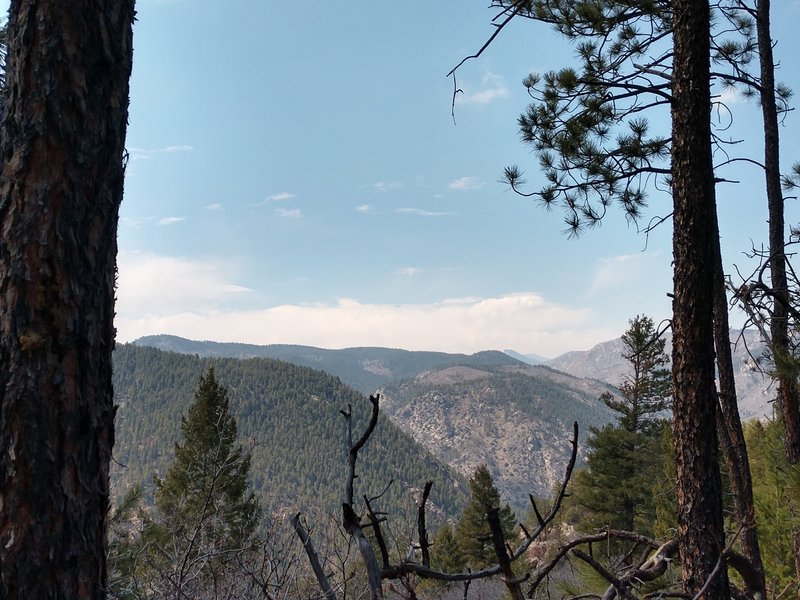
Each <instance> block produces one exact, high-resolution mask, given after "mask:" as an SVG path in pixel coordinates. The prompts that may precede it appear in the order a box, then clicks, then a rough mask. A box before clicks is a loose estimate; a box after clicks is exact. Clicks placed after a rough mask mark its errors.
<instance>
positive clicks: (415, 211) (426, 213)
mask: <svg viewBox="0 0 800 600" xmlns="http://www.w3.org/2000/svg"><path fill="white" fill-rule="evenodd" d="M394 212H396V213H400V214H406V215H416V216H418V217H445V216H447V217H452V216H454V213H449V212H435V211H431V210H424V209H422V208H396V209H395V210H394Z"/></svg>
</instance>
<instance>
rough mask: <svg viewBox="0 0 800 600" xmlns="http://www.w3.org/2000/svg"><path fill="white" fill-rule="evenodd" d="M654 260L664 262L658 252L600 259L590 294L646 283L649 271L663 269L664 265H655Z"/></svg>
mask: <svg viewBox="0 0 800 600" xmlns="http://www.w3.org/2000/svg"><path fill="white" fill-rule="evenodd" d="M653 259H656V261H658V262H663V261H661V259H660V258H659V253H658V252H641V253H638V254H621V255H619V256H611V257H605V258H600V259H598V260H597V263H596V266H595V270H594V276H593V278H592V284H591V286H590V288H589V292H590V293H591V294H595V293H597V292H600V291H603V290H610V289H614V288H620V287H622V286H625V285H628V284H631V285H636V283H637V282H641V281H646V280H647V274H648V272H649V271H651V270H652V269H654V268H659V269H660V268H663V265H660V264H655V265H654V261H653Z"/></svg>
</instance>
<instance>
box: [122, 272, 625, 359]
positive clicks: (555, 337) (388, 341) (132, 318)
mask: <svg viewBox="0 0 800 600" xmlns="http://www.w3.org/2000/svg"><path fill="white" fill-rule="evenodd" d="M146 266H148V265H140V269H139V271H137V272H136V276H134V274H133V273H132V272H131V271H130V270H129V269H128V267H127V265H126V263H125V262H123V263H121V267H120V291H119V295H120V300H121V301H120V306H121V310H120V311H119V314H118V316H117V319H116V322H115V324H116V326H117V328H118V331H119V338H120V340H121V341H128V340H132V339H135V338H137V337H140V336H142V335H148V334H156V333H169V334H173V335H180V336H183V337H187V338H192V339H204V340H219V341H230V340H236V341H240V342H245V343H252V344H271V343H286V344H307V345H312V346H321V347H325V348H343V347H350V346H389V347H393V348H407V349H409V350H439V351H444V352H477V351H479V350H489V349H504V348H514V349H516V350H518V351H520V352H532V353H537V354H542V355H549V356H555V355H556V354H560V353H562V352H566V351H568V350H576V349H588V348H590V347H591V346H593V345H594V344H596V343H598V342H600V341H604V340H608V339H611V338H614V337H617V336H619V334H620V332H619V331H617V330H616V329H614V328H613V327H608V326H601V325H597V323H598V321H600V320H601V319H599V316H598V315H596V314H593V313H592V311H590V310H588V309H575V308H571V307H567V306H561V305H557V304H553V303H550V302H547V301H545V300H544V298H542V297H541V296H540V295H538V294H536V293H533V292H523V293H518V294H508V295H505V296H497V297H490V298H462V299H449V300H443V301H441V302H436V303H430V304H400V305H398V304H366V303H362V302H359V301H358V300H353V299H340V300H338V301H337V302H335V303H333V304H313V305H281V306H273V307H269V308H263V309H259V310H247V311H236V310H223V311H220V310H216V309H213V310H204V309H202V308H198V301H197V299H196V298H195V297H194V296H193V294H194V293H195V292H199V293H201V294H205V295H206V297H209V296H210V297H211V299H212V300H217V299H219V298H221V297H224V296H225V294H226V293H230V292H225V288H224V285H223V284H224V283H225V282H224V279H221V273H220V272H219V271H217V270H213V271H212V272H211V274H209V272H208V271H206V270H204V269H197V270H195V271H192V270H191V269H189V270H183V271H179V272H181V273H183V274H185V275H189V274H192V273H193V274H194V278H193V281H188V280H187V278H183V279H180V280H179V283H180V285H177V286H176V285H173V283H172V281H171V279H172V277H171V276H174V275H175V269H167V270H166V272H165V274H164V275H163V276H160V277H161V279H160V282H159V284H154V283H153V282H150V281H149V280H148V279H147V278H146V271H147V269H146V268H145V267H146ZM149 268H150V269H161V268H163V265H161V264H150V265H149ZM155 272H156V274H159V273H161V272H162V271H155ZM209 275H211V277H210V279H211V281H212V284H213V285H212V288H213V290H214V291H213V293H209V292H208V291H206V290H207V285H208V279H209ZM137 285H138V286H140V287H138V288H137ZM141 286H144V287H141ZM162 288H169V289H171V290H173V292H172V295H171V296H170V300H173V302H172V304H173V306H172V308H173V310H172V311H165V310H163V309H159V308H160V307H157V306H153V303H154V302H161V301H162V300H161V299H160V298H159V293H157V292H158V291H160V290H161V289H162ZM179 292H180V293H182V294H184V296H185V297H184V298H183V302H181V303H178V302H177V300H178V298H177V295H178V293H179ZM129 293H135V295H136V297H135V298H131V297H130V296H129V295H128V294H129ZM476 324H479V325H480V326H476Z"/></svg>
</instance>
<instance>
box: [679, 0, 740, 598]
mask: <svg viewBox="0 0 800 600" xmlns="http://www.w3.org/2000/svg"><path fill="white" fill-rule="evenodd" d="M673 11H674V12H673V19H674V21H673V31H674V33H673V35H674V63H673V64H674V70H673V83H672V93H673V104H672V192H673V202H674V233H673V253H674V288H675V289H674V294H675V295H674V301H673V356H672V366H673V380H674V394H675V395H674V414H675V417H674V428H675V447H676V453H675V461H676V466H677V495H678V537H679V553H680V559H681V576H682V579H683V583H684V588H685V591H686V593H688V594H689V595H690V596H691V597H693V596H695V595H696V594H698V593H699V592H700V591H701V590H703V589H705V592H704V594H703V597H704V598H706V599H708V600H711V599H714V600H716V599H727V598H729V590H728V581H727V575H726V573H725V569H724V568H723V569H720V570H719V571H718V572H717V573H716V575H715V576H714V577H713V579H712V577H711V575H712V573H714V571H715V567H716V565H717V562H718V561H719V559H720V556H721V553H722V550H723V548H724V546H725V533H724V529H723V521H722V494H721V485H720V474H719V464H718V460H717V436H716V410H717V394H716V386H715V382H714V332H713V306H714V250H713V249H714V247H713V241H712V239H711V238H712V233H713V231H714V228H713V214H714V211H715V210H716V207H715V204H714V173H713V163H712V158H711V126H710V112H711V101H710V76H709V37H710V36H709V28H710V25H709V6H708V3H707V2H697V1H696V0H675V1H674V2H673Z"/></svg>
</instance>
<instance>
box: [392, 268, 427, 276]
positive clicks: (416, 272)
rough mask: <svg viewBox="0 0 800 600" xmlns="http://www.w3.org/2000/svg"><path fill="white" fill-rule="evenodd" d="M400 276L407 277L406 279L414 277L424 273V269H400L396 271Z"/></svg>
mask: <svg viewBox="0 0 800 600" xmlns="http://www.w3.org/2000/svg"><path fill="white" fill-rule="evenodd" d="M395 273H397V274H398V275H405V276H406V277H413V276H414V275H419V274H420V273H422V269H420V268H418V267H400V268H399V269H397V271H395Z"/></svg>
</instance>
